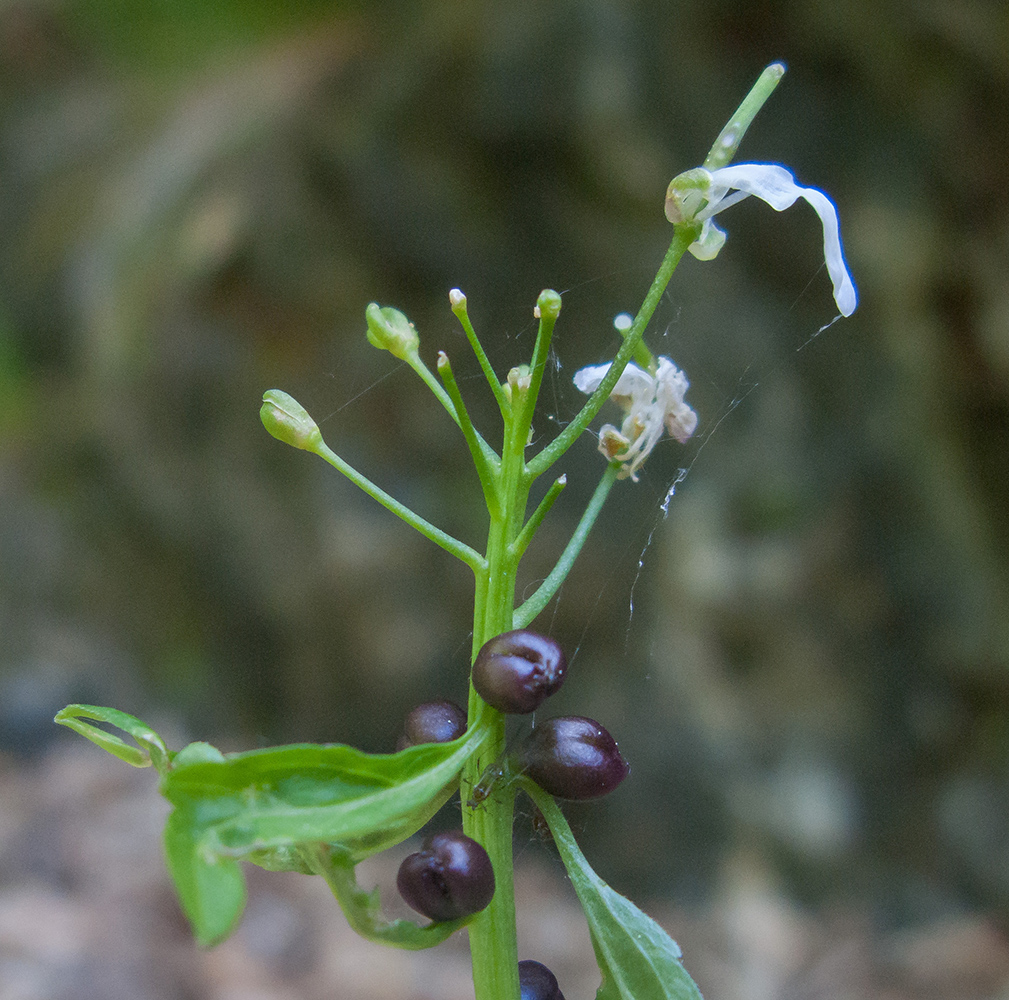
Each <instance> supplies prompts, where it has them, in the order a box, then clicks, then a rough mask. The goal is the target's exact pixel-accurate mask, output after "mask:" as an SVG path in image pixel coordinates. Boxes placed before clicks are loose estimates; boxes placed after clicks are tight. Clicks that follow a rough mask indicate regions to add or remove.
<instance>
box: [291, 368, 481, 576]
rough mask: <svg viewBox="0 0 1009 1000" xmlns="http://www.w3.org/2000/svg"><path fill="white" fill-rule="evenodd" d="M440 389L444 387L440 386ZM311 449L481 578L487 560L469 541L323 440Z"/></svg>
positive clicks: (320, 439)
mask: <svg viewBox="0 0 1009 1000" xmlns="http://www.w3.org/2000/svg"><path fill="white" fill-rule="evenodd" d="M439 388H441V387H440V386H439ZM311 450H312V451H313V452H314V453H315V454H316V455H318V456H319V458H322V459H325V461H327V462H329V464H330V465H331V466H333V468H334V469H336V470H337V472H342V473H343V474H344V475H345V476H346V477H347V478H348V479H349V480H350V481H351V482H352V483H353V484H354V485H355V486H357V487H359V488H360V489H362V490H364V492H365V493H367V494H368V496H370V497H372V498H373V499H375V500H377V501H378V502H379V503H380V504H381V505H382V506H383V507H385V509H386V510H391V511H392V512H393V514H395V515H396V516H397V517H400V518H402V519H403V520H404V521H406V523H407V524H409V525H410V527H411V528H416V529H417V531H419V532H420V533H421V534H422V535H423V536H424V537H425V538H430V539H431V541H432V542H434V543H435V545H440V546H441V547H442V548H443V549H444V550H445V551H446V552H449V553H451V554H452V555H454V556H455V557H456V559H460V560H461V561H462V562H464V563H465V564H466V565H467V566H469V568H470V569H471V570H473V572H474V573H475V574H476V575H477V577H478V578H479V576H480V574H481V572H482V570H483V569H484V567H485V566H486V561H485V560H484V558H483V556H481V555H480V553H479V552H477V551H476V549H472V548H470V547H469V546H468V545H467V544H466V543H465V542H460V541H459V539H458V538H453V537H452V536H451V535H450V534H448V533H447V532H444V531H442V530H441V528H436V527H435V526H434V525H433V524H431V522H430V521H426V520H424V518H422V517H421V516H420V515H419V514H415V513H414V512H413V511H412V510H410V508H409V507H407V506H406V505H405V504H403V503H400V502H399V500H397V499H396V498H395V497H393V496H390V495H389V494H388V493H386V492H385V490H383V489H381V488H380V487H378V486H376V485H375V484H374V483H373V482H372V481H371V480H370V479H368V477H367V476H364V475H362V474H361V473H360V472H358V471H357V469H355V468H354V467H353V466H352V465H350V464H349V463H347V462H345V461H344V460H343V459H342V458H340V456H339V455H337V454H336V452H335V451H333V450H332V449H331V448H330V447H329V445H327V444H326V442H325V441H323V440H322V438H321V437H320V438H319V441H318V443H317V444H315V446H314V447H313V448H312V449H311Z"/></svg>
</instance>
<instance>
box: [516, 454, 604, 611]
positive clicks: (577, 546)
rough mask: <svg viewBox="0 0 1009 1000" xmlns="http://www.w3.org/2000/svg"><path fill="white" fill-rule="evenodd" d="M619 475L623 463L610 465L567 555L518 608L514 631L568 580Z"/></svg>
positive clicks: (547, 601)
mask: <svg viewBox="0 0 1009 1000" xmlns="http://www.w3.org/2000/svg"><path fill="white" fill-rule="evenodd" d="M619 472H620V463H619V462H611V463H610V464H609V465H608V466H606V471H605V472H604V473H603V478H602V479H600V480H599V485H598V486H597V487H596V491H595V493H593V494H592V499H591V500H590V501H589V505H588V507H586V508H585V513H584V514H582V519H581V520H580V521H579V522H578V527H577V528H575V533H574V534H573V535H572V536H571V540H570V541H569V542H568V544H567V546H566V547H565V549H564V551H563V552H562V553H561V557H560V559H558V560H557V565H556V566H554V568H553V569H552V570H551V571H550V575H549V576H548V577H547V578H546V579H545V580H544V581H543V582H542V583H541V584H540V585H539V587H538V588H537V589H536V592H535V593H534V594H533V595H532V597H530V598H529V600H527V601H525V602H524V603H523V604H522V606H521V607H519V608H517V609H516V611H515V613H514V615H513V616H512V626H511V627H512V628H525V627H526V626H527V625H528V624H529V623H530V622H531V621H532V620H533V619H534V618H535V617H536V616H537V615H538V614H539V613H540V612H541V611H542V610H543V609H544V608H545V607H546V606H547V604H549V602H550V599H551V598H552V597H553V596H554V594H556V593H557V591H558V589H559V588H560V585H561V584H562V583H563V582H564V581H565V579H567V575H568V573H570V572H571V567H572V566H573V565H574V562H575V560H576V559H577V558H578V553H579V552H581V550H582V546H583V545H584V544H585V539H586V538H588V537H589V532H590V531H591V530H592V526H593V525H594V524H595V523H596V518H597V517H598V516H599V512H600V511H601V510H602V509H603V504H604V503H606V498H607V497H608V496H609V495H610V490H611V489H612V488H613V484H614V483H615V482H616V481H617V474H618V473H619Z"/></svg>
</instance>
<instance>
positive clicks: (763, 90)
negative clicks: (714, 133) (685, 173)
mask: <svg viewBox="0 0 1009 1000" xmlns="http://www.w3.org/2000/svg"><path fill="white" fill-rule="evenodd" d="M784 75H785V67H784V65H783V64H782V63H771V65H770V66H768V67H767V68H766V69H765V70H764V72H763V73H761V74H760V76H759V77H757V82H756V83H755V84H754V85H753V86H752V87H751V88H750V92H749V93H748V94H747V95H746V97H744V98H743V102H742V103H741V104H740V105H739V107H738V108H736V113H735V114H734V115H733V116H732V117H731V118H730V119H729V120H728V121H727V122H726V123H725V128H723V129H722V131H721V132H719V133H718V138H717V139H716V140H715V142H714V145H713V146H712V147H711V150H710V152H709V153H708V155H707V157H706V158H705V160H704V169H705V170H717V169H718V168H719V167H724V166H725V165H726V164H727V163H728V162H729V161H730V160H731V159H732V158H733V156H735V155H736V150H737V149H738V148H739V143H740V142H741V141H742V139H743V136H744V135H745V134H746V130H747V129H748V128H749V127H750V123H751V122H752V121H753V119H754V118H755V117H756V115H757V112H758V111H759V110H760V109H761V108H762V107H763V106H764V102H765V101H766V100H767V99H768V98H769V97H770V96H771V94H772V93H774V88H775V87H777V86H778V83H779V81H780V80H781V78H782V77H783V76H784Z"/></svg>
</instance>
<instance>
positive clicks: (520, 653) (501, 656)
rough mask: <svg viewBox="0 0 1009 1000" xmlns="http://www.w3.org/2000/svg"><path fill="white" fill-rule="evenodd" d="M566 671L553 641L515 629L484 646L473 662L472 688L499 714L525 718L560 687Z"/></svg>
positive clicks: (563, 656)
mask: <svg viewBox="0 0 1009 1000" xmlns="http://www.w3.org/2000/svg"><path fill="white" fill-rule="evenodd" d="M567 669H568V661H567V657H565V655H564V650H563V649H561V647H560V644H559V643H558V642H557V641H556V640H555V639H551V638H549V637H548V636H545V635H539V634H538V633H536V632H529V631H527V630H526V629H516V630H514V631H512V632H505V633H504V634H502V635H499V636H495V637H494V638H493V639H491V640H490V641H488V642H485V643H484V645H483V646H482V648H481V649H480V652H479V653H477V655H476V660H475V661H474V662H473V687H474V688H476V692H477V694H478V695H480V697H481V698H483V700H484V701H485V702H487V704H488V705H490V706H491V707H492V708H496V709H497V710H498V711H499V712H507V713H509V714H515V715H525V714H526V713H527V712H532V711H534V710H535V709H537V708H538V707H539V706H540V705H541V704H542V703H543V701H544V700H545V699H546V698H548V697H549V696H550V695H552V694H553V693H554V692H555V691H557V690H558V689H559V688H560V686H561V684H563V683H564V675H565V673H566V672H567Z"/></svg>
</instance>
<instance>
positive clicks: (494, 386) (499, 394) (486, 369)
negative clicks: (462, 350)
mask: <svg viewBox="0 0 1009 1000" xmlns="http://www.w3.org/2000/svg"><path fill="white" fill-rule="evenodd" d="M458 291H459V290H458V289H453V291H452V293H450V297H449V301H450V302H451V305H452V312H453V313H455V315H456V318H457V319H458V320H459V323H460V324H461V326H462V328H463V330H464V331H465V333H466V339H467V340H468V341H469V343H470V347H472V348H473V353H474V354H475V355H476V359H477V361H479V362H480V367H481V368H482V369H483V373H484V377H485V378H486V379H487V384H488V385H489V386H490V388H491V392H493V393H494V398H495V399H496V400H497V405H498V407H499V408H500V410H501V416H503V417H504V418H505V419H507V418H508V413H509V411H510V410H511V403H509V402H508V397H507V396H506V395H505V392H504V388H503V387H502V385H501V383H500V382H499V381H498V378H497V375H495V374H494V369H493V368H492V367H491V363H490V360H489V359H488V357H487V354H486V352H485V351H484V349H483V344H481V343H480V338H479V337H477V335H476V330H474V329H473V324H472V323H471V322H470V321H469V312H468V311H467V309H466V296H465V295H463V294H462V292H459V294H458V296H455V294H454V293H455V292H458Z"/></svg>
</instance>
